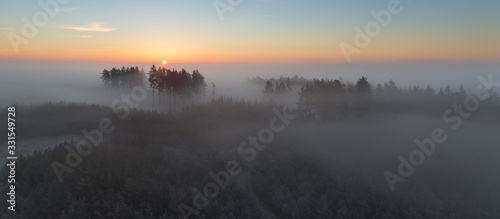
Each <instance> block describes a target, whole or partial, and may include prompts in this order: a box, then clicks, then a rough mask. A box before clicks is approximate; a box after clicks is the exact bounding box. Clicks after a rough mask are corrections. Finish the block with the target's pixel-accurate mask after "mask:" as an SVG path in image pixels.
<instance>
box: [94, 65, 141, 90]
mask: <svg viewBox="0 0 500 219" xmlns="http://www.w3.org/2000/svg"><path fill="white" fill-rule="evenodd" d="M144 76H145V73H144V70H142V69H141V70H139V67H137V66H135V67H125V66H123V67H122V68H116V67H114V68H112V69H111V70H107V69H104V70H103V71H102V73H101V80H102V84H103V85H104V86H106V87H114V88H127V89H130V88H133V87H134V86H138V85H141V83H142V80H143V79H144Z"/></svg>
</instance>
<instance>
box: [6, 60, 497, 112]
mask: <svg viewBox="0 0 500 219" xmlns="http://www.w3.org/2000/svg"><path fill="white" fill-rule="evenodd" d="M153 64H155V63H123V62H119V63H118V62H115V63H106V62H34V61H33V62H26V61H1V62H0V66H1V68H0V75H2V79H1V80H0V105H8V104H14V103H43V102H48V101H52V102H58V101H72V102H85V103H97V104H103V105H109V104H110V101H112V100H113V99H115V98H116V97H118V96H120V94H119V93H110V92H106V93H107V94H104V95H103V94H102V93H96V92H97V90H99V89H100V88H101V79H100V74H101V72H102V70H103V69H111V68H113V67H118V68H119V67H122V66H138V67H139V69H144V71H145V72H148V70H149V68H150V67H151V65H153ZM156 65H157V66H161V64H156ZM165 67H167V68H173V69H178V70H180V69H182V68H185V69H186V70H187V71H188V72H192V71H193V70H195V69H198V70H199V71H200V72H201V73H202V74H204V75H205V77H206V80H207V85H208V92H207V93H210V91H211V84H212V83H214V84H215V85H216V87H217V96H231V97H234V98H244V99H248V100H259V99H261V98H262V96H261V95H260V94H262V92H261V93H259V92H256V91H259V90H261V91H262V90H263V88H261V87H256V86H253V85H248V84H247V83H245V82H246V80H247V79H248V78H251V77H261V78H264V79H269V78H272V77H275V78H279V77H281V76H283V77H293V76H294V75H298V76H301V77H304V78H306V79H313V78H329V79H337V78H339V77H342V78H343V80H344V81H349V82H351V83H355V82H356V80H357V79H358V78H360V77H361V76H365V77H367V78H368V79H369V81H370V82H371V83H372V85H373V86H376V85H377V84H378V83H381V84H383V83H385V82H387V81H389V80H391V79H392V80H393V81H395V82H396V84H397V85H398V86H399V87H402V88H406V87H408V86H414V85H417V86H420V87H425V86H426V85H427V84H430V85H431V86H432V87H433V88H434V89H436V90H439V88H440V87H443V88H444V87H445V86H446V85H451V86H452V88H453V89H455V90H456V89H458V86H459V85H460V84H462V83H463V84H464V87H465V88H466V89H467V90H468V91H470V92H472V91H473V90H474V89H475V88H476V87H477V85H478V84H479V81H478V76H483V77H486V76H487V75H489V74H493V75H494V76H496V77H500V72H499V71H498V69H500V63H498V62H410V63H405V62H398V63H360V64H346V63H257V64H256V63H169V64H167V65H166V66H165ZM298 89H300V87H298ZM298 89H295V91H298ZM144 105H146V106H143V107H148V106H147V105H148V104H144Z"/></svg>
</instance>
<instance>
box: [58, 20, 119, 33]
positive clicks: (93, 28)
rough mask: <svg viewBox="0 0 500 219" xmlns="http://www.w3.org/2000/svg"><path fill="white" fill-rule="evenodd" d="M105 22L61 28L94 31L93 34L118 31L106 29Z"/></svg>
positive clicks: (63, 27)
mask: <svg viewBox="0 0 500 219" xmlns="http://www.w3.org/2000/svg"><path fill="white" fill-rule="evenodd" d="M104 24H105V23H104V22H100V23H99V22H96V23H91V24H89V25H87V26H71V25H68V26H59V28H62V29H69V30H76V31H93V32H110V31H114V30H116V29H114V28H107V27H104V26H103V25H104Z"/></svg>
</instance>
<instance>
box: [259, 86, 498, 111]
mask: <svg viewBox="0 0 500 219" xmlns="http://www.w3.org/2000/svg"><path fill="white" fill-rule="evenodd" d="M249 80H251V81H254V82H258V81H261V80H262V81H265V83H264V93H265V95H266V97H269V98H270V99H273V98H274V97H278V98H277V99H280V98H282V97H283V96H284V94H287V93H292V86H293V85H294V84H295V83H293V82H299V83H302V82H304V79H303V78H298V77H294V78H289V77H280V78H279V79H274V78H272V79H269V80H267V81H266V80H264V79H261V78H258V77H257V78H252V79H249ZM487 94H488V98H486V99H485V100H484V103H486V104H488V105H498V104H499V103H500V98H499V95H498V93H497V92H496V91H495V90H494V89H491V90H489V91H488V93H487ZM298 95H299V96H298V100H297V107H298V110H299V112H300V113H301V114H302V115H303V116H304V117H305V118H310V119H313V118H315V119H318V120H323V121H328V120H340V119H344V118H347V117H350V116H359V115H364V114H366V113H368V112H369V111H371V110H382V109H384V110H397V109H403V110H410V111H411V110H416V111H418V110H423V108H424V107H427V108H434V109H435V108H436V107H435V104H439V105H443V104H450V103H459V102H462V101H463V100H464V99H465V98H466V97H467V95H468V94H467V91H466V90H465V88H464V86H463V84H462V85H460V87H459V88H458V90H456V91H454V90H453V89H452V88H451V86H450V85H447V86H446V87H445V88H442V87H441V88H440V89H439V91H436V90H434V88H432V87H431V86H430V85H427V86H426V87H425V88H422V87H420V86H411V87H408V88H400V87H398V86H396V83H395V82H394V81H393V80H390V81H388V82H387V83H384V84H383V85H382V84H377V86H376V87H374V86H373V85H372V84H371V83H370V82H369V81H368V79H367V78H366V77H361V78H359V79H358V80H357V82H356V83H355V84H353V83H351V82H349V81H346V82H344V81H343V80H342V78H339V79H313V80H308V81H307V83H306V84H305V85H303V86H302V87H301V89H300V91H299V92H298Z"/></svg>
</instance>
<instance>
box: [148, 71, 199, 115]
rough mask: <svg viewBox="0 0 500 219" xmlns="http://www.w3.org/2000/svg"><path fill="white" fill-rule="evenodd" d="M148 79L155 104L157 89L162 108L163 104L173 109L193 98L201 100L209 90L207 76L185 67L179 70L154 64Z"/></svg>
mask: <svg viewBox="0 0 500 219" xmlns="http://www.w3.org/2000/svg"><path fill="white" fill-rule="evenodd" d="M148 81H149V86H150V88H152V89H153V106H154V93H155V91H156V92H157V94H158V102H159V106H160V108H162V104H163V105H167V106H168V107H169V108H170V110H172V107H173V109H178V108H179V107H183V106H185V105H186V104H187V102H188V101H191V100H194V101H195V102H196V101H199V99H200V98H201V97H204V96H205V94H206V92H207V84H206V82H205V76H203V75H202V74H201V73H200V72H199V71H198V70H194V71H193V73H189V72H187V71H186V70H185V69H181V70H180V71H177V70H176V69H167V68H162V67H159V68H156V66H155V65H153V66H151V68H150V70H149V73H148ZM167 101H168V102H167Z"/></svg>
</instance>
